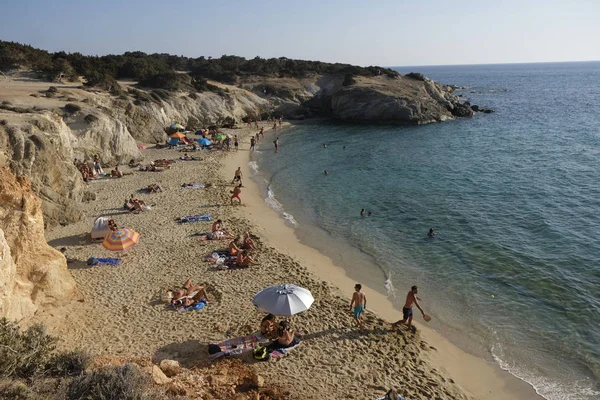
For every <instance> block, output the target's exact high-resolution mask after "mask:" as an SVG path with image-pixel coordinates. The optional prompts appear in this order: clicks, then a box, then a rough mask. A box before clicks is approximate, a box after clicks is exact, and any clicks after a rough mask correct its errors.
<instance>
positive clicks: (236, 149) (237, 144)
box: [233, 135, 240, 151]
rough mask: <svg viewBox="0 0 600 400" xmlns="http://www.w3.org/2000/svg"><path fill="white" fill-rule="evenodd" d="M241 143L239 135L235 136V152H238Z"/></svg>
mask: <svg viewBox="0 0 600 400" xmlns="http://www.w3.org/2000/svg"><path fill="white" fill-rule="evenodd" d="M239 145H240V143H239V142H238V138H237V135H235V137H234V138H233V147H235V151H238V150H239V149H238V147H239Z"/></svg>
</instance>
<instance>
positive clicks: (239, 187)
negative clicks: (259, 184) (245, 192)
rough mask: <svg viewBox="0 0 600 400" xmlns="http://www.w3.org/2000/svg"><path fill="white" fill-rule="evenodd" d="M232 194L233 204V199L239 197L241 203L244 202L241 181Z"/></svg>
mask: <svg viewBox="0 0 600 400" xmlns="http://www.w3.org/2000/svg"><path fill="white" fill-rule="evenodd" d="M230 193H232V194H231V205H233V199H238V200H239V201H240V205H241V204H242V198H241V197H240V194H241V193H242V184H241V183H240V184H239V185H238V186H236V187H234V188H233V190H232V191H231V192H230Z"/></svg>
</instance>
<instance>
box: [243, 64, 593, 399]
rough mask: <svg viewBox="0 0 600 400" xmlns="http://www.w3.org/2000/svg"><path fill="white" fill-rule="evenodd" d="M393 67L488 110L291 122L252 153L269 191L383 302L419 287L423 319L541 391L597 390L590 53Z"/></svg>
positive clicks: (570, 395)
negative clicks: (412, 121)
mask: <svg viewBox="0 0 600 400" xmlns="http://www.w3.org/2000/svg"><path fill="white" fill-rule="evenodd" d="M397 70H398V71H400V72H401V73H407V72H411V71H416V72H421V73H423V74H424V75H426V76H428V77H430V78H432V79H434V80H436V81H440V82H444V83H449V84H454V85H461V86H465V87H466V89H464V90H460V91H458V92H457V93H460V94H462V95H463V96H464V97H465V98H467V99H469V100H470V101H471V103H472V104H477V105H479V106H483V107H487V108H492V109H494V110H496V113H494V114H480V115H476V116H475V117H474V118H472V119H463V120H458V121H453V122H447V123H440V124H432V125H426V126H419V127H390V126H350V125H340V124H332V123H306V124H302V125H299V126H296V127H294V128H292V129H290V130H288V131H286V132H285V133H283V134H282V135H281V137H280V139H279V143H280V149H279V152H278V153H277V154H276V153H274V151H273V150H272V148H273V145H272V138H271V139H270V140H264V141H263V143H262V144H261V145H260V147H259V151H257V152H256V154H255V156H254V161H253V162H252V163H251V164H252V165H251V166H252V167H253V169H254V171H255V175H254V179H255V180H256V181H257V182H258V183H259V184H260V185H261V187H262V188H263V191H264V194H265V198H266V201H267V203H268V204H269V205H271V206H272V207H273V208H275V209H277V210H278V211H280V212H281V214H282V217H284V218H286V220H287V222H288V223H289V224H290V225H291V226H294V227H295V228H296V233H297V235H298V236H299V237H300V239H301V240H302V241H304V242H305V243H307V244H309V245H311V246H313V247H316V248H318V249H319V250H321V251H322V252H324V253H326V254H328V255H330V256H331V257H333V259H334V260H335V261H336V262H337V263H338V264H340V265H341V266H343V267H345V268H346V269H347V271H348V273H349V275H350V276H352V277H353V278H355V279H356V280H357V281H361V282H364V283H367V284H368V285H370V286H371V287H373V288H376V289H377V290H381V291H384V292H386V293H388V295H389V296H390V298H391V299H392V301H393V302H394V304H395V306H396V307H401V306H402V302H403V300H404V296H405V294H406V292H407V290H408V288H409V287H410V286H411V285H413V284H417V285H419V288H420V290H419V292H420V297H421V298H422V299H423V301H422V305H423V307H424V308H425V310H426V311H427V312H428V313H430V314H431V315H432V316H433V317H434V321H433V322H432V323H430V324H431V326H432V327H433V328H434V329H436V330H438V331H441V332H442V333H443V334H444V335H447V336H448V337H449V338H450V339H451V340H453V341H454V342H455V343H457V344H458V345H459V346H461V347H463V348H465V349H467V350H468V351H471V352H474V353H475V354H477V355H480V356H481V357H484V358H486V359H489V360H494V361H495V362H497V363H499V364H500V366H501V367H502V368H505V369H507V370H508V371H510V372H511V373H512V374H514V375H515V376H517V377H519V378H521V379H523V380H525V381H527V382H529V383H530V384H532V385H533V386H534V387H535V388H536V390H537V391H538V393H540V394H541V395H543V396H544V397H546V398H548V399H552V400H554V399H556V400H558V399H560V400H563V399H586V400H587V399H600V62H590V63H560V64H521V65H487V66H440V67H410V68H401V67H399V68H397ZM323 144H327V148H324V147H323ZM344 146H345V149H344ZM324 170H327V171H328V172H329V174H328V175H327V176H326V175H325V174H324ZM361 208H365V209H366V210H370V211H372V212H373V215H372V216H370V217H360V215H359V213H360V210H361ZM429 228H433V229H434V230H435V231H437V232H438V236H437V238H435V239H428V238H427V237H426V233H427V230H428V229H429ZM343 289H347V290H348V292H349V293H350V292H351V291H352V288H343ZM417 318H419V317H417Z"/></svg>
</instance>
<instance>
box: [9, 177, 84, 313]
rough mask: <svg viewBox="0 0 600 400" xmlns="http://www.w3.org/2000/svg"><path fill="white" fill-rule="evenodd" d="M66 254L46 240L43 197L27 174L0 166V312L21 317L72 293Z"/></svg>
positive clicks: (68, 299)
mask: <svg viewBox="0 0 600 400" xmlns="http://www.w3.org/2000/svg"><path fill="white" fill-rule="evenodd" d="M75 290H76V289H75V281H74V280H73V278H72V277H71V274H70V273H69V271H68V269H67V261H66V259H65V257H64V256H63V255H62V254H61V253H60V252H58V251H56V250H55V249H53V248H52V247H50V246H49V245H48V244H47V243H46V238H45V236H44V218H43V215H42V202H41V200H40V199H39V198H38V197H37V196H36V195H35V194H34V192H33V190H32V188H31V183H30V182H29V180H28V179H26V178H17V177H15V175H13V174H12V173H11V172H10V171H9V170H8V168H6V167H0V317H7V318H9V319H15V320H23V319H27V318H29V317H31V316H33V315H34V314H35V312H36V311H37V309H38V308H39V307H40V306H45V305H61V304H65V303H67V302H69V301H70V300H71V299H72V298H73V297H74V296H75Z"/></svg>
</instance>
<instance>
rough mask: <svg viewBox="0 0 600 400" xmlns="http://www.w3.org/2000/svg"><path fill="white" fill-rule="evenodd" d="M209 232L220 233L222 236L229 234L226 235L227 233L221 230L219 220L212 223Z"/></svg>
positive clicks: (221, 222) (221, 223)
mask: <svg viewBox="0 0 600 400" xmlns="http://www.w3.org/2000/svg"><path fill="white" fill-rule="evenodd" d="M211 231H212V232H221V233H222V234H223V235H226V236H229V233H227V231H226V230H225V229H224V228H223V221H221V220H220V219H218V220H216V221H215V222H213V224H212V228H211ZM232 238H233V237H232Z"/></svg>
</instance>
